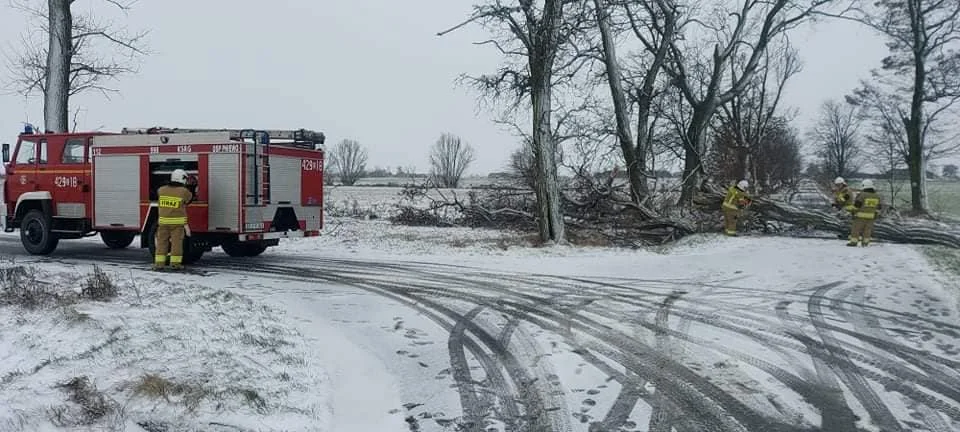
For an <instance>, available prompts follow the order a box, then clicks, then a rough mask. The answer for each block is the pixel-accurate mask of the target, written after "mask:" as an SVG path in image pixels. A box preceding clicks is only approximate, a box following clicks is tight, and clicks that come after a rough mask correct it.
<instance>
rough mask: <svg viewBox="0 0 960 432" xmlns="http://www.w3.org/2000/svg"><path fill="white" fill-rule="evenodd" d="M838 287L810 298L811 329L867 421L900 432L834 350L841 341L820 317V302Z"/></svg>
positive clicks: (829, 286)
mask: <svg viewBox="0 0 960 432" xmlns="http://www.w3.org/2000/svg"><path fill="white" fill-rule="evenodd" d="M837 285H839V284H838V283H832V284H827V285H822V286H820V287H818V288H817V290H816V292H815V293H814V295H813V296H811V297H810V300H809V301H808V302H807V310H808V312H809V314H810V319H811V321H812V322H813V326H814V328H816V330H817V334H818V335H819V336H820V340H821V341H823V343H824V345H825V348H826V352H825V354H826V355H829V358H830V359H831V361H830V363H829V365H830V367H831V369H833V370H834V372H836V373H837V375H838V377H839V378H840V380H841V381H843V383H844V384H846V386H847V388H848V389H850V392H851V393H853V395H854V396H855V397H856V398H857V399H858V400H859V401H860V403H861V404H862V405H863V408H864V409H866V410H867V412H868V413H869V414H870V417H871V418H872V419H873V421H874V422H875V423H876V424H877V425H878V426H880V428H881V430H883V431H885V432H886V431H890V432H895V431H902V430H903V428H902V427H901V425H900V422H899V421H898V420H897V418H896V417H895V416H894V415H893V413H892V412H890V409H889V408H888V407H887V406H886V405H885V404H884V403H883V401H882V400H881V399H880V396H878V395H877V393H876V392H875V391H873V389H872V388H870V384H869V383H867V381H866V379H864V377H863V376H862V375H859V374H855V373H853V371H854V370H856V367H855V366H854V364H853V361H852V360H850V357H849V356H848V355H847V353H845V352H842V351H840V350H835V349H833V347H834V346H839V345H840V341H839V340H837V338H835V337H834V336H833V333H832V332H831V331H830V330H829V329H828V328H825V326H824V324H826V319H825V318H824V315H823V307H822V305H821V302H822V301H823V299H825V298H826V293H827V292H828V291H830V290H831V289H833V288H835V287H836V286H837Z"/></svg>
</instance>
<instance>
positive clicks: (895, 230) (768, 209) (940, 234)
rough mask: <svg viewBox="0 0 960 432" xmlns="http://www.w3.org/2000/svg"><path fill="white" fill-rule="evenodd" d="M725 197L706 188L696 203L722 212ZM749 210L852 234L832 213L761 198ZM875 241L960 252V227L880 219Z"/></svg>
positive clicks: (777, 218)
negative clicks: (925, 245)
mask: <svg viewBox="0 0 960 432" xmlns="http://www.w3.org/2000/svg"><path fill="white" fill-rule="evenodd" d="M724 195H725V193H724V191H723V190H722V189H720V188H717V187H716V186H713V185H704V186H702V187H701V190H700V194H699V195H698V196H697V197H696V199H695V203H696V204H697V205H698V206H699V207H701V208H702V209H703V210H707V211H720V204H721V203H722V202H723V197H724ZM750 209H751V211H754V212H757V213H760V215H762V216H763V217H765V218H767V219H769V220H775V221H778V222H785V223H789V224H792V225H798V226H803V227H806V228H809V229H816V230H823V231H833V232H836V233H840V234H843V233H847V232H849V230H850V221H849V219H842V218H840V217H838V216H837V214H836V213H834V212H832V211H825V210H824V211H821V210H812V209H803V208H799V207H795V206H792V205H790V204H787V203H785V202H782V201H775V200H770V199H766V198H762V197H755V198H754V200H753V204H752V205H751V206H750ZM873 238H874V239H877V240H885V241H889V242H893V243H911V244H935V245H942V246H949V247H953V248H958V249H960V227H958V226H956V225H950V224H945V223H941V222H935V221H930V220H921V219H901V220H894V219H886V218H883V217H881V218H880V219H879V220H877V222H876V223H875V224H874V226H873Z"/></svg>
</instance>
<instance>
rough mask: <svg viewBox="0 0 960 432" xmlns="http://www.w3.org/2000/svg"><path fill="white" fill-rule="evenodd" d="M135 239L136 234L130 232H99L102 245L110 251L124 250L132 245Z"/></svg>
mask: <svg viewBox="0 0 960 432" xmlns="http://www.w3.org/2000/svg"><path fill="white" fill-rule="evenodd" d="M136 237H137V233H131V232H101V233H100V239H101V240H103V244H105V245H107V247H108V248H110V249H124V248H126V247H127V246H130V244H131V243H133V239H135V238H136Z"/></svg>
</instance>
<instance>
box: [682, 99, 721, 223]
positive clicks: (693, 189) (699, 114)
mask: <svg viewBox="0 0 960 432" xmlns="http://www.w3.org/2000/svg"><path fill="white" fill-rule="evenodd" d="M712 113H713V109H712V108H710V109H709V110H708V109H706V108H705V107H703V106H695V107H694V108H693V117H692V118H691V119H690V124H689V125H688V126H687V133H686V136H685V137H684V140H683V185H682V187H681V189H680V200H679V204H680V205H681V206H687V205H688V204H692V203H693V197H694V196H695V195H696V193H697V190H698V189H699V187H700V181H701V179H702V178H703V175H704V169H703V158H702V156H703V154H704V150H705V147H706V145H705V141H706V136H707V125H708V124H709V121H710V115H711V114H712Z"/></svg>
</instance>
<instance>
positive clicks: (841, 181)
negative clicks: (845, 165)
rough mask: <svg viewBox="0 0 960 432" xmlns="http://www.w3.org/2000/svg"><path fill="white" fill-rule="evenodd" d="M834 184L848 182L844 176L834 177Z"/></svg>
mask: <svg viewBox="0 0 960 432" xmlns="http://www.w3.org/2000/svg"><path fill="white" fill-rule="evenodd" d="M833 184H835V185H842V184H847V181H846V180H844V179H843V177H837V178H835V179H833Z"/></svg>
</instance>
